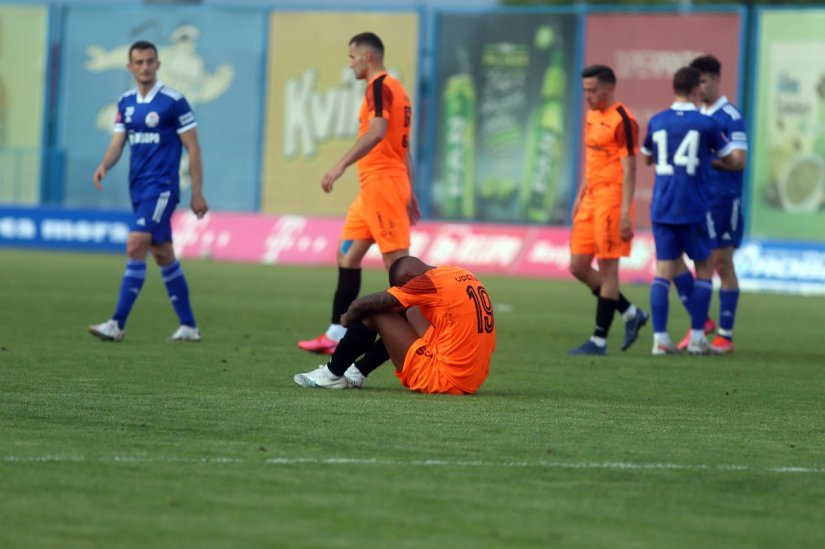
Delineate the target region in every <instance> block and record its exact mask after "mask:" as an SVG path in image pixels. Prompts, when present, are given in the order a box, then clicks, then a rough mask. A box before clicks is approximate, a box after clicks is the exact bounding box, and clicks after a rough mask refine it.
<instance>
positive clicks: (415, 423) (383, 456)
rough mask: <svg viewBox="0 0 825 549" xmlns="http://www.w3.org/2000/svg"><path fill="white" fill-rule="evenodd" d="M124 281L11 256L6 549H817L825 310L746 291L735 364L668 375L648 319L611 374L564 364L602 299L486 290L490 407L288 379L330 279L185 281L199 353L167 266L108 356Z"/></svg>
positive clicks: (101, 269) (527, 284) (113, 261)
mask: <svg viewBox="0 0 825 549" xmlns="http://www.w3.org/2000/svg"><path fill="white" fill-rule="evenodd" d="M123 264H124V260H123V258H122V257H119V256H111V255H83V254H58V253H43V252H23V251H8V250H4V251H0V347H1V349H0V494H1V495H2V498H0V547H4V548H9V547H27V548H28V547H88V546H96V547H150V546H151V547H229V546H232V547H393V548H395V547H399V548H405V547H427V548H429V547H468V548H470V547H472V548H476V547H548V546H565V547H697V546H700V547H702V546H703V547H708V546H712V547H718V546H727V547H730V546H737V547H741V546H747V547H779V546H786V547H802V546H810V547H814V546H818V547H821V546H824V545H825V526H824V525H823V520H822V518H823V509H825V508H824V507H823V502H825V406H823V394H824V393H825V391H823V390H824V389H825V382H824V381H823V379H825V378H824V377H823V369H822V368H823V366H825V354H824V353H823V349H825V344H823V343H822V312H821V311H822V307H823V301H822V298H802V297H792V296H777V295H756V294H745V295H743V296H742V298H741V301H740V315H739V319H738V323H737V331H736V335H737V338H736V343H737V351H736V353H735V354H734V355H732V356H725V357H687V356H673V357H653V356H651V355H650V354H649V352H650V334H651V331H650V327H649V326H648V327H646V328H645V330H644V332H643V335H642V338H641V339H640V341H639V342H638V343H637V344H636V346H634V347H633V348H631V349H630V350H629V351H628V352H626V353H621V352H619V351H618V346H619V342H620V338H621V335H622V326H621V323H620V322H616V323H615V324H614V330H613V333H612V334H611V339H610V355H609V356H607V357H604V358H600V359H592V358H578V357H575V358H571V357H568V356H566V354H565V353H566V351H567V349H569V348H571V347H573V346H575V345H578V344H579V343H581V341H582V340H583V339H584V338H585V337H586V336H587V334H588V333H589V331H590V329H591V326H592V322H593V317H594V301H593V298H592V297H591V296H590V295H589V293H588V292H586V291H585V290H584V289H583V288H581V287H579V286H577V285H576V284H574V283H572V282H566V281H547V280H523V279H508V278H500V277H489V276H488V277H482V278H483V279H484V280H485V284H486V286H487V288H488V289H489V290H490V293H491V295H492V297H493V302H494V303H495V305H496V306H497V307H498V308H499V310H498V312H497V317H496V321H497V324H498V337H499V341H498V349H497V351H496V354H495V357H494V361H493V367H492V370H491V374H490V377H489V379H488V380H487V383H486V384H485V385H484V386H483V387H482V388H481V390H480V391H479V393H478V394H477V395H474V396H471V397H448V396H426V395H419V394H412V393H409V392H408V391H406V390H405V389H403V388H402V387H401V386H400V384H399V383H398V382H397V381H396V379H395V377H394V376H393V375H392V372H391V370H390V368H389V367H387V366H385V367H383V368H381V369H379V370H378V371H376V372H375V373H374V374H373V376H371V377H370V379H369V380H368V387H367V388H365V389H363V390H360V391H357V390H350V391H320V390H306V389H301V388H299V387H297V386H296V385H294V384H293V382H292V380H291V377H292V375H293V374H294V373H296V372H300V371H305V370H309V369H311V368H313V367H315V366H317V364H318V362H319V360H318V359H317V358H316V357H313V356H310V355H307V354H304V353H301V352H300V351H298V350H297V349H296V348H295V341H296V340H298V339H301V338H306V337H308V336H313V335H315V334H316V333H317V332H319V330H320V329H322V328H323V326H324V325H325V323H326V321H327V320H328V318H327V317H328V314H329V306H330V297H331V291H332V290H333V287H334V283H335V272H334V269H330V268H325V269H311V268H293V267H271V266H269V267H266V266H258V265H237V264H220V263H211V262H186V263H185V268H186V272H187V277H188V279H189V283H190V287H191V290H192V296H193V302H194V305H195V312H196V315H197V317H198V320H199V324H200V326H201V328H202V331H203V334H204V341H203V342H202V343H201V344H172V343H169V342H167V341H165V338H166V337H168V336H169V335H170V334H171V333H172V331H173V330H174V328H175V327H176V321H175V317H174V314H173V312H172V310H171V307H170V305H169V304H168V302H167V299H166V295H165V291H164V289H163V286H162V283H161V282H160V280H159V276H158V272H157V268H156V267H154V266H150V268H149V277H148V280H147V283H146V286H145V287H144V290H143V293H142V294H141V296H140V299H139V301H138V303H137V305H136V307H135V309H134V311H133V314H132V317H131V318H130V321H129V325H128V328H127V338H126V340H125V341H124V342H123V343H121V344H111V343H103V342H100V341H98V340H96V339H94V338H92V337H90V336H89V335H87V334H86V333H85V328H86V326H87V325H88V324H90V323H92V322H100V321H102V320H104V319H105V318H107V315H109V314H111V311H112V309H113V307H114V300H115V298H116V295H117V291H118V286H119V283H120V276H121V273H122V270H123ZM383 285H384V274H383V273H382V272H380V271H368V272H367V273H366V276H365V281H364V290H365V291H373V290H378V289H381V288H382V287H383ZM625 290H626V293H627V294H628V296H629V297H630V298H631V299H633V300H634V301H635V302H636V303H639V304H641V305H643V306H645V307H646V306H647V303H648V298H647V288H646V287H642V286H632V287H627V288H626V289H625ZM714 311H715V306H714ZM671 316H672V321H671V335H672V336H673V337H674V338H677V337H680V336H681V335H682V334H683V330H685V329H686V327H687V319H686V315H685V314H684V311H683V310H682V309H681V306H680V305H679V304H678V302H676V300H675V298H674V301H673V303H672V305H671ZM337 459H349V460H352V461H351V462H348V463H347V462H339V461H335V460H337ZM785 468H799V470H797V471H794V472H790V471H788V470H786V469H785Z"/></svg>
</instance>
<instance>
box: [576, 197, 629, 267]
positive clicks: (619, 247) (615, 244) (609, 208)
mask: <svg viewBox="0 0 825 549" xmlns="http://www.w3.org/2000/svg"><path fill="white" fill-rule="evenodd" d="M621 209H622V187H621V185H602V186H598V187H596V188H594V189H587V190H585V192H584V198H582V202H581V205H580V206H579V211H578V212H576V217H574V218H573V229H572V233H571V234H570V253H571V254H574V255H578V254H582V255H594V256H595V257H596V258H597V259H618V258H620V257H627V256H629V255H630V241H629V240H628V241H627V242H625V241H624V240H622V237H621V231H620V228H619V217H620V216H621ZM633 214H634V209H633V207H632V206H631V209H630V218H631V220H632V219H633Z"/></svg>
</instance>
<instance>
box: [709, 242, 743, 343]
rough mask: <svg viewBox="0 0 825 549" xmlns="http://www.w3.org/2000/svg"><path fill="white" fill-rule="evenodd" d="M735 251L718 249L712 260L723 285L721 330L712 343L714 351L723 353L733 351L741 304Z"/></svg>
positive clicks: (720, 294)
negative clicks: (734, 333)
mask: <svg viewBox="0 0 825 549" xmlns="http://www.w3.org/2000/svg"><path fill="white" fill-rule="evenodd" d="M733 251H734V248H733V246H728V247H726V248H717V249H715V250H713V254H712V258H711V259H712V261H713V265H714V268H715V270H716V272H717V273H719V279H720V280H721V283H722V287H721V288H720V289H719V329H718V330H717V334H718V335H717V336H716V337H715V338H714V340H713V343H712V346H713V348H714V350H715V351H717V352H721V353H730V352H732V351H733V325H734V322H735V320H736V307H737V305H738V303H739V278H738V277H737V276H736V268H735V267H734V264H733Z"/></svg>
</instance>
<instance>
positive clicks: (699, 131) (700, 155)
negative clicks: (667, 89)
mask: <svg viewBox="0 0 825 549" xmlns="http://www.w3.org/2000/svg"><path fill="white" fill-rule="evenodd" d="M735 148H736V147H735V146H734V144H733V143H731V142H730V141H729V140H728V138H727V137H726V136H725V134H724V132H723V130H722V128H721V127H720V126H719V124H718V123H717V122H716V121H715V120H714V119H713V118H712V117H710V116H705V115H704V114H701V113H700V112H699V111H698V110H697V109H696V106H695V105H694V104H693V103H678V102H677V103H674V104H673V105H671V107H670V108H669V109H667V110H666V111H662V112H660V113H659V114H656V115H654V116H653V117H652V118H651V119H650V123H649V125H648V128H647V135H646V136H645V140H644V144H643V146H642V154H645V155H647V156H650V157H652V158H653V165H654V167H655V171H656V179H655V182H654V185H653V199H652V201H651V203H650V219H651V221H653V222H656V223H667V224H674V225H682V224H691V223H698V222H703V221H704V220H705V219H706V214H707V211H708V207H709V205H710V200H711V196H712V194H713V193H714V192H716V191H715V190H714V189H713V187H712V185H713V176H712V169H713V166H712V164H711V162H712V160H713V158H714V157H718V158H722V157H725V156H727V155H729V154H730V153H731V152H732V151H733V150H734V149H735Z"/></svg>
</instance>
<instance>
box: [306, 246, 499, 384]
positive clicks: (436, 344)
mask: <svg viewBox="0 0 825 549" xmlns="http://www.w3.org/2000/svg"><path fill="white" fill-rule="evenodd" d="M389 276H390V285H391V287H390V288H389V289H388V290H386V291H383V292H377V293H374V294H370V295H366V296H364V297H361V298H358V299H356V300H355V301H354V302H353V303H352V305H350V307H349V309H348V310H347V312H346V315H344V318H343V319H342V321H343V322H344V323H345V324H346V325H347V326H348V328H349V329H348V331H347V334H346V335H345V336H344V338H343V339H342V340H341V343H340V345H338V348H337V349H336V350H335V352H334V353H333V355H332V358H331V359H330V361H329V363H328V364H325V365H323V366H321V367H319V368H317V369H315V370H312V371H310V372H306V373H303V374H298V375H296V376H295V377H294V378H293V379H294V381H295V383H297V384H298V385H301V386H303V387H313V388H314V387H318V388H327V389H346V388H348V387H360V386H362V385H363V383H364V378H365V377H366V376H367V375H369V373H370V372H371V371H372V370H374V369H375V368H377V367H378V366H379V365H380V364H381V363H382V362H384V361H386V359H387V358H389V359H391V360H392V362H393V364H395V368H396V372H395V375H396V376H397V377H398V379H399V380H400V381H401V383H402V384H403V385H404V386H405V387H408V388H409V389H410V390H411V391H417V392H421V393H441V394H452V395H463V394H472V393H474V392H476V391H477V390H478V388H479V387H480V386H481V384H482V383H484V380H485V379H487V374H488V373H489V371H490V359H491V357H492V355H493V351H494V350H495V348H496V325H495V318H494V315H493V303H492V301H491V300H490V294H488V293H487V289H486V288H485V287H484V285H482V283H481V282H480V281H479V280H478V279H477V278H476V277H475V276H474V275H473V274H472V273H470V272H469V271H467V270H466V269H462V268H460V267H453V266H450V265H442V266H440V267H433V266H432V265H427V264H426V263H424V262H422V261H421V260H420V259H418V258H416V257H411V256H407V257H402V258H401V259H398V260H397V261H396V262H395V263H393V264H392V266H391V267H390V275H389ZM402 311H406V315H402V314H400V313H401V312H402ZM376 335H380V336H381V339H379V340H377V341H376V339H375V338H376ZM361 355H364V357H363V358H362V359H360V360H356V359H357V358H358V357H359V356H361Z"/></svg>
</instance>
